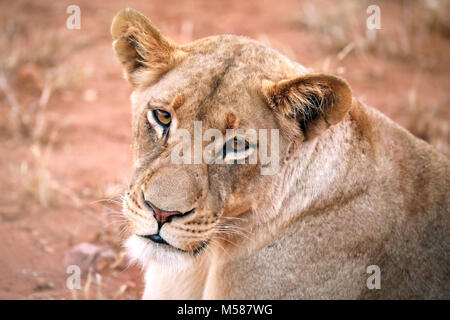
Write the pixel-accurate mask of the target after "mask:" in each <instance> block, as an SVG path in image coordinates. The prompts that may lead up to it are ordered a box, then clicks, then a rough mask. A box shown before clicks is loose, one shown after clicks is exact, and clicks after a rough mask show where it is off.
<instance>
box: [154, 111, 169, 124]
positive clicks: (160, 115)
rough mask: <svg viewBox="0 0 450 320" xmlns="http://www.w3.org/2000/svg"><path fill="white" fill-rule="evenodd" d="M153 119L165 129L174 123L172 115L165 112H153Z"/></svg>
mask: <svg viewBox="0 0 450 320" xmlns="http://www.w3.org/2000/svg"><path fill="white" fill-rule="evenodd" d="M153 118H155V120H156V122H158V123H159V124H160V125H161V126H163V127H169V126H170V123H171V122H172V115H171V114H170V113H169V112H167V111H164V110H160V109H156V110H153Z"/></svg>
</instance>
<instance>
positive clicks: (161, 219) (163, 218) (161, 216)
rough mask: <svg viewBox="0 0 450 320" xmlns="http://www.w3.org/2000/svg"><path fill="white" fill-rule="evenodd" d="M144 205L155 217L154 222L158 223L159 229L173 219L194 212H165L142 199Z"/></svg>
mask: <svg viewBox="0 0 450 320" xmlns="http://www.w3.org/2000/svg"><path fill="white" fill-rule="evenodd" d="M144 202H145V204H146V205H147V206H148V207H149V208H150V209H152V211H153V216H154V217H155V219H156V221H157V222H158V225H159V227H161V226H162V225H163V224H164V223H166V222H170V221H171V220H172V218H173V217H183V216H186V215H188V214H190V213H192V212H194V209H192V210H190V211H188V212H185V213H183V212H180V211H166V210H163V209H160V208H158V207H157V206H155V205H154V204H153V203H151V202H150V201H148V200H146V199H145V197H144Z"/></svg>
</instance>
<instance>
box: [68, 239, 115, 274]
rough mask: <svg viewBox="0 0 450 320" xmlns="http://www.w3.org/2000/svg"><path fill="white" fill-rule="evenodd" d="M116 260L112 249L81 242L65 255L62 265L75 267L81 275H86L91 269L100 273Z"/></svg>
mask: <svg viewBox="0 0 450 320" xmlns="http://www.w3.org/2000/svg"><path fill="white" fill-rule="evenodd" d="M116 259H117V254H116V253H115V252H114V251H113V250H112V249H110V248H107V247H101V246H98V245H95V244H92V243H87V242H83V243H80V244H78V245H76V246H75V247H73V248H72V249H70V250H69V251H68V252H67V253H66V256H65V258H64V265H65V266H66V267H67V266H70V265H76V266H78V267H79V268H80V270H81V272H82V273H87V272H88V271H89V269H91V268H92V269H93V270H95V271H101V270H103V269H104V268H105V267H106V266H107V265H108V264H110V263H112V262H113V261H115V260H116Z"/></svg>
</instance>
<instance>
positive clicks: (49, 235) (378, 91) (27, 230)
mask: <svg viewBox="0 0 450 320" xmlns="http://www.w3.org/2000/svg"><path fill="white" fill-rule="evenodd" d="M72 3H73V1H57V2H55V1H49V0H41V1H22V0H20V1H13V2H11V1H0V12H2V14H1V18H2V19H4V21H6V22H11V23H14V25H16V26H18V31H17V39H14V41H15V44H16V45H17V43H16V41H17V42H18V43H19V47H21V48H22V49H24V51H25V54H26V55H28V56H32V55H33V54H34V53H35V51H33V50H34V49H33V47H32V46H31V44H30V43H31V40H30V39H29V35H30V32H32V31H33V29H39V30H43V32H47V33H51V32H57V33H61V34H62V35H63V37H64V39H63V41H62V42H61V44H59V46H60V47H59V48H57V49H58V50H61V49H64V48H65V49H64V50H61V51H66V52H64V54H62V56H61V57H58V61H57V63H55V66H52V63H51V62H50V63H38V62H30V63H28V64H27V65H26V66H24V65H19V66H17V67H15V68H11V70H9V71H8V72H6V71H5V74H6V79H7V81H8V84H9V86H10V87H11V90H12V92H13V94H14V96H15V97H16V99H17V100H18V101H19V103H20V105H21V106H22V107H23V106H27V105H29V104H30V102H32V101H37V100H39V96H40V93H41V91H42V87H43V86H44V85H43V83H44V81H43V80H42V79H44V76H43V75H44V74H45V70H46V69H47V68H52V67H58V66H82V67H85V68H87V69H88V70H90V71H89V72H87V73H88V75H86V76H84V77H83V78H82V80H81V83H79V84H78V85H76V86H75V85H73V87H70V85H69V86H68V87H67V88H64V89H61V90H59V91H55V92H54V93H53V94H52V95H51V96H50V100H49V101H48V104H47V106H46V108H45V111H44V112H43V115H44V116H45V118H46V119H47V120H48V125H47V127H46V128H47V129H48V130H49V131H50V134H49V135H47V136H45V135H44V138H42V137H41V138H39V139H37V138H33V137H30V136H29V135H27V134H23V133H21V132H20V131H18V130H17V129H14V128H13V126H12V123H11V121H10V120H9V119H10V118H9V117H10V109H11V105H10V103H9V102H8V100H7V97H6V96H5V94H4V93H3V92H2V91H0V176H1V178H0V191H1V192H0V234H2V241H1V242H0V298H1V299H62V298H65V299H71V298H73V297H74V296H73V293H72V292H71V291H70V290H69V289H67V288H66V279H67V276H68V275H67V274H66V269H65V266H64V256H65V254H66V253H67V251H68V250H69V249H70V248H71V247H73V246H74V245H76V244H78V243H81V242H90V243H94V244H98V245H102V246H108V247H111V248H113V250H115V251H116V252H117V253H119V252H121V251H122V249H121V240H122V239H123V237H124V236H126V233H125V234H123V233H122V234H120V233H121V232H120V230H121V219H120V217H119V214H118V213H111V212H118V211H120V204H118V203H115V202H112V201H105V200H104V199H112V200H117V201H119V200H120V199H119V198H118V195H119V193H120V191H123V190H124V188H125V187H126V184H127V181H128V179H129V178H130V177H131V173H132V172H131V152H130V142H131V128H130V120H131V115H130V107H129V105H130V103H129V95H130V93H131V87H130V86H129V85H128V84H127V83H126V82H125V80H123V77H122V70H121V66H120V64H119V63H118V61H117V60H116V58H115V56H114V53H113V51H112V50H111V39H110V34H109V26H110V23H111V20H112V18H113V16H114V14H115V13H116V12H117V11H119V10H120V9H121V8H123V7H126V6H129V7H134V8H136V9H138V10H140V11H141V12H143V13H144V14H145V15H147V16H148V17H149V18H151V20H152V22H153V23H155V24H156V25H157V26H159V28H160V29H161V30H162V31H163V32H164V33H166V34H167V35H168V36H170V37H171V38H173V39H174V40H176V41H179V42H187V41H190V40H192V39H197V38H201V37H204V36H208V35H214V34H220V33H234V34H241V35H247V36H250V37H253V38H256V39H259V40H261V41H264V42H268V43H270V45H272V46H274V47H276V48H277V49H279V50H280V51H282V52H284V53H285V54H286V55H288V56H289V57H291V58H293V59H295V60H297V61H299V62H300V63H302V64H303V65H305V66H308V67H312V68H314V69H316V70H320V69H323V68H324V66H326V65H328V67H325V69H327V70H328V71H329V72H332V73H337V74H339V75H341V76H342V77H345V78H346V79H347V80H348V82H349V83H350V84H351V86H352V88H353V91H354V94H355V95H356V96H358V97H360V98H361V100H363V101H364V102H366V103H368V104H370V105H372V106H374V107H376V108H378V109H379V110H381V111H383V112H384V113H386V114H387V115H388V116H390V117H391V118H393V119H394V120H396V121H398V122H400V123H401V124H402V125H404V126H406V127H408V128H409V129H410V130H412V131H413V132H414V133H416V134H417V135H419V136H421V138H424V139H427V140H429V141H430V142H432V143H433V144H436V146H437V147H438V148H440V149H441V150H442V151H443V152H448V151H447V150H449V149H448V147H449V144H450V143H449V126H448V124H449V119H450V113H449V108H448V103H449V97H450V95H449V91H448V89H449V79H450V77H449V75H450V57H449V55H448V52H449V51H450V41H449V38H446V37H445V35H443V34H441V33H440V32H439V31H433V32H430V33H427V34H426V36H425V38H424V40H423V39H422V40H421V41H422V42H421V43H420V45H419V46H416V47H414V48H416V49H417V50H416V49H414V50H415V51H414V50H412V49H411V50H412V51H411V53H407V54H403V55H398V54H397V55H396V54H392V53H390V52H389V51H381V52H378V51H376V50H375V51H370V50H367V51H363V50H353V51H352V52H350V53H349V54H348V55H347V56H346V57H345V58H343V59H342V60H340V59H339V58H338V57H337V54H338V53H339V52H340V50H341V49H342V48H339V49H333V48H331V47H329V46H324V45H323V43H322V42H321V41H320V39H321V37H323V34H322V32H321V31H320V30H316V29H314V28H311V27H305V26H301V25H299V24H297V23H296V19H298V17H300V16H301V13H302V10H304V8H305V7H304V5H305V3H306V1H298V0H286V1H285V0H283V1H282V0H279V1H276V2H274V1H269V0H261V1H239V0H232V1H231V0H230V1H211V0H198V1H172V0H164V1H161V0H153V1H146V2H142V3H140V2H138V1H126V2H125V1H123V3H121V1H114V2H113V1H102V2H98V3H97V2H94V1H86V0H78V1H76V4H77V5H78V6H79V7H80V8H81V29H80V30H67V29H66V27H65V23H66V19H67V17H68V14H66V8H67V6H68V5H70V4H72ZM274 3H275V4H274ZM327 6H328V7H329V6H340V4H338V3H337V2H335V1H320V2H319V3H318V4H316V9H317V10H319V9H320V8H325V7H327ZM380 7H381V13H382V25H383V27H382V29H381V30H379V31H377V32H379V33H380V34H382V35H384V37H385V38H388V37H389V35H392V37H393V36H394V30H397V29H395V27H396V26H397V24H401V23H402V21H403V20H402V19H403V18H404V15H405V12H406V13H408V12H409V11H412V10H413V9H412V8H411V9H410V8H408V4H407V2H402V1H391V2H389V3H385V2H381V4H380ZM328 10H329V9H328ZM359 13H360V17H356V18H357V19H360V20H361V21H362V23H363V24H365V19H366V18H367V14H366V13H365V10H362V11H359ZM402 17H403V18H402ZM353 18H355V17H352V19H353ZM318 19H319V20H320V19H321V18H320V17H319V18H318ZM322 22H323V23H326V21H322ZM423 23H424V24H425V20H424V21H423ZM5 25H7V23H6V24H5ZM3 27H4V28H6V27H5V26H3ZM191 27H192V32H190V31H189V30H190V28H191ZM3 31H4V30H3ZM0 32H2V30H0ZM415 36H416V35H415V33H414V32H413V40H414V39H416V38H414V37H415ZM419 36H420V35H419V32H418V33H417V38H419ZM385 38H384V39H385ZM28 45H29V46H30V47H29V48H28V47H27V46H28ZM0 46H2V47H0V49H1V51H2V52H3V53H4V52H6V53H8V52H9V53H11V55H12V54H13V51H12V49H11V51H8V50H9V44H8V43H5V42H0ZM12 46H13V44H11V47H12ZM61 46H63V47H64V48H61ZM72 72H73V71H72ZM68 77H70V75H68ZM412 96H415V97H416V100H415V101H416V102H415V103H412V102H411V97H412ZM411 104H413V106H411ZM411 108H413V109H411ZM414 108H415V109H414ZM31 114H32V113H31ZM422 120H423V121H426V125H425V126H423V125H422ZM33 145H34V146H35V147H32V146H33ZM36 146H40V148H41V150H46V148H47V147H49V146H50V149H48V150H49V151H48V157H47V158H45V157H35V156H33V153H32V150H35V149H36ZM33 148H34V149H33ZM447 155H448V153H447ZM39 161H41V162H39ZM39 163H41V166H40V167H39V165H38V164H39ZM27 165H28V167H27ZM27 168H28V169H27ZM39 168H41V169H40V170H39ZM30 177H31V178H30ZM39 177H40V178H39ZM45 183H48V185H47V186H46V185H45ZM61 187H62V188H63V190H64V191H63V192H61V191H58V190H60V189H61ZM37 190H41V192H47V196H42V193H41V198H39V193H38V192H37ZM99 274H100V275H101V277H102V282H101V285H100V286H99V285H98V284H92V286H91V289H90V291H89V298H113V297H115V296H117V297H118V298H121V299H132V298H137V297H139V296H140V292H141V291H142V284H141V274H140V271H139V269H138V267H136V266H130V267H126V266H125V265H124V264H123V263H121V264H119V266H118V267H114V266H113V267H111V265H107V266H106V267H104V268H103V269H101V270H100V272H99ZM86 281H87V280H86V276H85V277H84V278H83V285H84V284H85V283H86ZM123 285H125V286H126V287H123V289H124V290H123V292H119V289H120V288H121V286H123ZM99 291H100V292H99ZM85 297H86V296H85V294H84V292H83V291H80V292H77V296H76V298H85Z"/></svg>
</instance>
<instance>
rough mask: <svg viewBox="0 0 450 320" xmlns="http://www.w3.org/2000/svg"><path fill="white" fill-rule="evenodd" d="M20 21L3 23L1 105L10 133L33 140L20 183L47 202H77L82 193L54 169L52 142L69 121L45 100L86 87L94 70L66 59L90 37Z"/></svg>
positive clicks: (0, 36)
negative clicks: (25, 25)
mask: <svg viewBox="0 0 450 320" xmlns="http://www.w3.org/2000/svg"><path fill="white" fill-rule="evenodd" d="M19 26H21V24H19V23H17V22H15V21H14V20H8V19H6V20H3V22H1V23H0V105H4V106H6V107H7V109H5V110H8V109H9V117H8V118H9V120H8V121H6V122H5V128H6V130H7V131H8V132H9V133H10V137H11V138H12V139H15V140H17V143H20V144H26V145H29V155H30V156H29V157H27V158H26V159H24V160H22V162H21V164H20V167H19V168H18V174H19V177H20V181H21V184H22V188H23V190H24V192H25V193H27V194H31V195H32V196H33V197H34V198H35V199H36V200H37V202H38V203H39V204H40V205H41V206H44V207H48V206H52V205H56V204H57V203H58V202H59V200H60V198H61V197H65V198H69V199H70V200H71V201H72V202H73V203H74V204H75V205H76V206H79V205H80V200H79V198H78V197H77V196H76V195H75V194H74V193H73V192H72V191H71V190H69V189H68V188H66V187H64V186H63V185H62V184H61V183H59V182H58V181H56V179H54V177H53V175H52V174H51V171H50V168H51V166H50V160H51V152H52V148H53V146H54V144H55V142H56V141H57V139H58V132H59V130H60V128H61V127H63V126H64V125H65V122H64V121H63V119H60V118H58V117H57V116H55V115H53V116H51V115H50V113H49V112H48V110H47V106H48V104H49V101H50V99H51V98H52V97H53V96H54V95H58V94H60V93H64V92H67V91H75V90H78V89H80V88H82V85H83V82H84V81H85V80H86V79H87V78H88V77H89V76H90V74H91V73H92V70H89V69H88V67H85V66H79V65H76V64H73V63H67V62H65V58H66V57H67V55H68V54H69V53H70V52H71V51H72V50H75V49H76V48H77V47H79V46H82V45H85V44H86V39H81V40H80V41H74V40H73V39H71V41H66V40H65V37H64V34H63V33H61V32H59V33H58V32H54V31H45V30H43V29H35V28H34V29H25V30H24V29H23V28H21V27H19ZM16 91H17V92H19V91H20V93H21V94H20V95H18V94H16Z"/></svg>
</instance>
